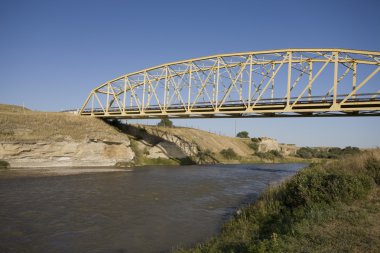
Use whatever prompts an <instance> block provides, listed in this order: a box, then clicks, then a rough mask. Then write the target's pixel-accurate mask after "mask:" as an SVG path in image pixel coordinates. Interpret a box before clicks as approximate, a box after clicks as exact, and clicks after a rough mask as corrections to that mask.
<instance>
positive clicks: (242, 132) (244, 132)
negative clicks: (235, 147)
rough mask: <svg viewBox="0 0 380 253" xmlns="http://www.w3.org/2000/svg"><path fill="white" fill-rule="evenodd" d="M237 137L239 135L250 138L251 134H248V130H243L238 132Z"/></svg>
mask: <svg viewBox="0 0 380 253" xmlns="http://www.w3.org/2000/svg"><path fill="white" fill-rule="evenodd" d="M236 137H239V138H249V135H248V132H247V131H241V132H238V133H237V135H236Z"/></svg>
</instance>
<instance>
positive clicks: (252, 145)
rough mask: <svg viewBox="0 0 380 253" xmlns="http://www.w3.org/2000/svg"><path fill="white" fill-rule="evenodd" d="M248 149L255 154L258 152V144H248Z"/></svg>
mask: <svg viewBox="0 0 380 253" xmlns="http://www.w3.org/2000/svg"><path fill="white" fill-rule="evenodd" d="M248 147H250V148H251V149H253V150H254V151H255V152H256V151H257V150H259V144H258V143H257V142H251V143H249V144H248Z"/></svg>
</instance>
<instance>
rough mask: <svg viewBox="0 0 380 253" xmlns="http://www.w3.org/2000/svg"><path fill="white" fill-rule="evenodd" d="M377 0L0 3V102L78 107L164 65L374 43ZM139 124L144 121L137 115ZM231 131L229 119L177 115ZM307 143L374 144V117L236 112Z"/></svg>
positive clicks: (259, 129) (378, 141)
mask: <svg viewBox="0 0 380 253" xmlns="http://www.w3.org/2000/svg"><path fill="white" fill-rule="evenodd" d="M379 11H380V1H379V0H372V1H371V0H361V1H350V0H345V1H332V0H329V1H324V0H316V1H305V0H303V1H302V0H301V1H291V0H287V1H281V0H279V1H267V0H266V1H206V0H203V1H196V0H192V1H179V0H177V1H164V0H161V1H143V0H139V1H126V0H125V1H116V0H110V1H106V0H102V1H97V0H91V1H69V0H61V1H54V0H48V1H38V0H34V1H19V0H1V1H0V87H1V89H0V103H9V104H19V105H22V104H23V103H24V104H25V106H27V107H29V108H31V109H35V110H46V111H56V110H61V109H69V108H78V107H80V106H81V105H82V103H83V101H84V99H85V98H86V97H87V95H88V92H89V91H90V90H91V89H92V88H93V87H94V86H96V85H98V84H101V83H102V82H104V81H107V80H109V79H111V78H113V77H117V76H120V75H123V74H126V73H128V72H132V71H135V70H139V69H143V68H146V67H149V66H154V65H158V64H162V63H165V62H170V61H175V60H183V59H188V58H194V57H199V56H207V55H212V54H217V53H229V52H244V51H255V50H263V49H278V48H308V47H310V48H323V47H330V48H331V47H333V48H353V49H366V50H375V51H379V50H380V33H379V29H380V15H379ZM140 122H146V121H140ZM175 124H177V125H186V126H197V127H200V128H202V129H205V130H211V131H213V132H217V133H219V132H220V133H222V134H225V135H233V134H234V132H235V120H234V119H218V120H206V119H202V120H177V121H175ZM236 125H237V130H238V131H240V130H247V131H249V132H250V134H251V135H252V136H270V137H274V138H277V139H278V140H279V141H281V142H287V143H296V144H298V145H304V146H306V145H309V146H320V145H330V146H347V145H354V146H361V147H375V146H380V117H376V118H301V119H285V118H282V119H237V120H236Z"/></svg>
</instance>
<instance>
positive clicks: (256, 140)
mask: <svg viewBox="0 0 380 253" xmlns="http://www.w3.org/2000/svg"><path fill="white" fill-rule="evenodd" d="M251 141H252V142H254V143H258V142H260V141H261V138H256V137H254V138H251Z"/></svg>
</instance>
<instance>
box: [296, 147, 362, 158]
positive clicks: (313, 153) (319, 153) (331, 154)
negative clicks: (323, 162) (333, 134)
mask: <svg viewBox="0 0 380 253" xmlns="http://www.w3.org/2000/svg"><path fill="white" fill-rule="evenodd" d="M360 152H361V151H360V149H359V148H357V147H350V146H349V147H345V148H337V147H334V148H309V147H302V148H300V149H298V150H297V153H296V155H297V156H298V157H301V158H305V159H310V158H324V159H326V158H327V159H336V158H340V157H342V156H346V155H354V154H357V153H360Z"/></svg>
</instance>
